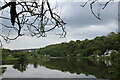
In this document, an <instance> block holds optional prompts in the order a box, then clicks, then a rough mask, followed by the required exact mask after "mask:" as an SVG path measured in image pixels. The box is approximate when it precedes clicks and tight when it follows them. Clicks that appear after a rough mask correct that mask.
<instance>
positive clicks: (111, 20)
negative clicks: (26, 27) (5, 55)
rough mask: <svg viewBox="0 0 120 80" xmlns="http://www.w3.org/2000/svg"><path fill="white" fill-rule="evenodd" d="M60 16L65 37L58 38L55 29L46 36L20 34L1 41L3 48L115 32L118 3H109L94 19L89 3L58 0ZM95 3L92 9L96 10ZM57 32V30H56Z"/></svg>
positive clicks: (44, 43) (27, 46)
mask: <svg viewBox="0 0 120 80" xmlns="http://www.w3.org/2000/svg"><path fill="white" fill-rule="evenodd" d="M58 4H59V7H62V9H61V8H60V9H61V17H63V18H65V22H66V23H67V24H66V32H67V35H66V38H59V36H58V35H55V31H54V30H53V31H52V32H49V33H47V37H41V38H36V37H34V38H31V37H28V36H22V37H19V38H18V39H16V40H14V41H11V42H10V43H9V44H7V43H5V42H4V41H3V46H4V48H9V49H24V48H27V49H29V48H40V47H44V46H47V45H51V44H56V43H61V42H69V41H70V40H84V39H86V38H87V39H93V38H95V37H96V36H102V35H107V34H108V33H110V32H116V30H117V29H118V25H117V21H118V20H117V19H118V4H117V2H112V3H110V4H109V5H108V6H107V7H106V8H105V9H104V10H101V11H100V12H101V19H102V20H98V19H96V18H95V17H94V16H93V14H92V13H91V11H90V7H89V4H88V5H86V6H85V7H84V8H83V7H81V6H80V5H81V4H82V2H71V1H69V2H59V3H58ZM98 9H99V8H98V7H97V4H95V5H94V10H95V11H96V12H98V11H99V10H98ZM58 33H59V32H58Z"/></svg>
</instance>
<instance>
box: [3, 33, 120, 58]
mask: <svg viewBox="0 0 120 80" xmlns="http://www.w3.org/2000/svg"><path fill="white" fill-rule="evenodd" d="M106 50H116V51H117V52H114V51H113V52H112V53H114V54H118V52H120V33H118V34H115V33H114V32H111V33H110V34H108V35H107V36H101V37H96V38H94V39H92V40H88V39H85V40H83V41H80V40H76V41H70V42H68V43H67V42H63V43H60V44H54V45H49V46H46V47H44V48H40V49H38V50H37V51H36V52H29V53H26V52H14V53H13V52H12V51H11V50H9V49H3V50H2V58H3V59H6V58H7V57H8V56H11V57H14V58H20V57H23V56H24V57H25V56H32V57H39V56H44V55H45V56H46V55H47V56H50V57H76V56H78V57H89V56H93V55H99V56H101V55H104V53H105V51H106ZM111 55H112V54H111Z"/></svg>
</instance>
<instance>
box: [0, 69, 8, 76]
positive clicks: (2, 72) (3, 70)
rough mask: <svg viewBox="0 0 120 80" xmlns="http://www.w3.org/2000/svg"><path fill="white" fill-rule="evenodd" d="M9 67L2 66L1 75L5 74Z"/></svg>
mask: <svg viewBox="0 0 120 80" xmlns="http://www.w3.org/2000/svg"><path fill="white" fill-rule="evenodd" d="M6 69H7V67H1V68H0V75H3V74H4V73H5V71H6Z"/></svg>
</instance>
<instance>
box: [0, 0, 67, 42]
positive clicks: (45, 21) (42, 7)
mask: <svg viewBox="0 0 120 80" xmlns="http://www.w3.org/2000/svg"><path fill="white" fill-rule="evenodd" d="M7 7H10V11H9V12H8V13H9V14H10V16H11V17H10V18H9V17H3V16H0V18H2V19H4V20H8V21H10V22H11V23H12V25H6V24H3V23H0V24H1V25H2V26H4V27H5V28H10V29H12V30H9V33H8V35H4V34H2V33H1V34H0V36H1V37H2V38H3V39H4V40H5V41H6V42H10V40H15V39H17V38H18V37H19V36H23V35H25V33H26V32H28V33H27V35H29V36H31V37H34V36H36V37H38V38H39V37H46V36H47V35H46V33H47V32H49V31H52V30H53V29H55V28H57V27H58V28H61V29H62V33H61V34H58V35H60V36H61V37H65V35H66V31H65V24H66V23H65V22H64V21H63V19H62V18H61V17H60V16H59V14H58V13H57V12H55V9H56V7H55V8H51V6H50V3H49V2H48V0H40V1H39V0H38V1H37V0H34V1H30V2H23V1H17V0H16V1H13V0H12V1H11V2H7V1H4V4H3V6H2V7H1V8H0V9H1V10H2V12H3V13H4V10H5V9H6V8H7ZM18 8H19V11H18ZM36 25H38V26H36ZM48 25H51V26H52V27H51V28H48V27H47V26H48ZM13 30H15V31H16V34H17V35H16V36H15V37H14V38H11V37H10V33H11V31H13Z"/></svg>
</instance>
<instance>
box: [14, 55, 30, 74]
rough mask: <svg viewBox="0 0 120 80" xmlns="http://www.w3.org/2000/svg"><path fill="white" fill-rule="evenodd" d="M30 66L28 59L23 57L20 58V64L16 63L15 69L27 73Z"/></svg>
mask: <svg viewBox="0 0 120 80" xmlns="http://www.w3.org/2000/svg"><path fill="white" fill-rule="evenodd" d="M27 66H28V62H27V59H26V57H25V56H24V55H22V57H20V59H19V61H18V63H15V64H14V66H13V68H14V69H17V70H18V71H20V72H23V71H26V69H27Z"/></svg>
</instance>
